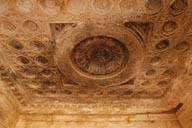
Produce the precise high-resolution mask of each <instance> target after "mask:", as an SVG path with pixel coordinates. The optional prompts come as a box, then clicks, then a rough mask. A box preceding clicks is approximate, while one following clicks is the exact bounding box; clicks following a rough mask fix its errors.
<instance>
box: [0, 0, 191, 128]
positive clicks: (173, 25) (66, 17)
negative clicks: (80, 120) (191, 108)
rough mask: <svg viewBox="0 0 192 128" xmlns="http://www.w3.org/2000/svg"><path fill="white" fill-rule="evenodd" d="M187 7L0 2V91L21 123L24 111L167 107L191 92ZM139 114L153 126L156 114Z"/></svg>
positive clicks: (165, 2)
mask: <svg viewBox="0 0 192 128" xmlns="http://www.w3.org/2000/svg"><path fill="white" fill-rule="evenodd" d="M191 7H192V2H191V1H190V0H0V79H1V81H0V90H3V91H2V92H3V93H2V95H4V96H5V97H8V100H10V102H11V104H13V106H14V108H15V111H17V112H19V113H21V115H22V116H23V117H22V118H20V120H24V121H21V123H19V124H21V125H26V124H29V125H28V127H29V128H31V127H34V126H35V125H36V124H35V123H34V124H33V123H31V122H27V121H26V120H25V116H24V115H25V114H30V113H32V114H37V115H41V114H42V115H44V114H45V115H46V114H51V115H58V114H77V115H78V114H80V115H81V114H82V115H84V114H95V115H98V114H107V115H110V114H117V115H118V114H119V115H121V114H126V115H129V114H131V115H135V114H138V113H142V114H146V113H147V114H148V113H151V114H153V113H156V114H160V113H170V112H171V113H175V112H176V111H177V109H178V106H181V105H182V104H183V103H184V102H185V101H187V100H186V99H187V98H188V97H189V94H190V93H191V92H192V23H191V18H192V10H191ZM1 85H2V86H1ZM0 92H1V91H0ZM4 109H5V106H4V105H3V108H2V110H4ZM2 110H0V115H1V113H4V112H2ZM5 110H7V109H5ZM3 115H6V114H3ZM161 116H162V115H161ZM6 117H7V119H8V116H6ZM96 117H97V116H96ZM147 117H148V118H149V121H147V122H146V124H145V122H144V125H146V127H147V126H148V127H154V125H155V124H156V123H155V124H151V123H150V120H153V119H156V118H158V116H157V115H155V117H153V115H150V114H149V115H147ZM182 117H183V116H181V121H182V120H185V119H184V118H182ZM2 118H3V119H4V118H5V117H4V116H2ZM75 118H76V117H75ZM163 118H166V117H163ZM116 120H117V118H116ZM133 120H134V119H133ZM160 120H161V118H160ZM22 122H23V123H22ZM40 122H41V121H40ZM45 122H46V121H45ZM158 123H159V122H158ZM158 123H157V124H158ZM177 123H178V122H177V121H176V122H173V123H172V122H169V123H164V122H161V121H160V124H161V125H160V126H159V127H176V125H177ZM3 124H6V123H3ZM3 124H1V125H3ZM19 124H18V125H19ZM37 124H38V123H37ZM88 124H89V123H87V124H86V123H85V124H79V126H82V127H83V126H84V127H88V126H89V125H88ZM142 124H143V122H141V125H140V124H138V126H137V124H135V123H131V124H130V127H131V126H135V127H138V128H139V127H142ZM45 125H47V124H45ZM58 125H59V124H58ZM65 125H66V124H65ZM67 125H68V124H67ZM93 125H95V127H97V125H98V124H97V123H95V124H94V123H93ZM119 125H122V127H124V123H122V124H119ZM172 125H173V126H172ZM42 126H44V122H42ZM107 126H110V124H108V123H106V124H105V123H104V124H103V127H107ZM115 126H116V125H114V127H115ZM2 127H3V126H2ZM18 127H19V126H18ZM24 127H25V126H24ZM26 127H27V126H26ZM47 127H48V126H47ZM50 127H57V123H56V124H55V126H51V125H50ZM73 127H75V125H74V126H73Z"/></svg>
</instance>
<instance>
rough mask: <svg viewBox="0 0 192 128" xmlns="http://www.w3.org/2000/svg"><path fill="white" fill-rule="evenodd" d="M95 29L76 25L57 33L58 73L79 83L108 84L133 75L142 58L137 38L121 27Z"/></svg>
mask: <svg viewBox="0 0 192 128" xmlns="http://www.w3.org/2000/svg"><path fill="white" fill-rule="evenodd" d="M99 28H100V29H98V25H96V24H89V25H79V26H77V27H76V28H71V30H68V31H65V30H63V32H61V34H60V35H59V36H58V39H57V40H56V42H57V47H56V48H57V49H56V56H55V59H56V62H57V65H58V68H59V70H60V71H61V73H63V75H64V76H66V77H68V79H70V80H72V81H74V82H76V83H78V84H79V85H83V86H84V85H86V86H111V85H117V84H121V83H124V82H126V81H128V80H129V79H131V78H133V77H134V76H135V75H136V74H137V73H138V71H139V69H140V66H141V64H142V61H143V46H142V44H141V43H140V40H139V39H138V37H137V36H136V35H135V34H134V33H133V32H132V31H131V30H129V29H128V28H125V27H123V26H116V25H111V24H107V25H100V26H99ZM90 29H91V30H90Z"/></svg>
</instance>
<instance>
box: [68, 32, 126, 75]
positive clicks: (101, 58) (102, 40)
mask: <svg viewBox="0 0 192 128" xmlns="http://www.w3.org/2000/svg"><path fill="white" fill-rule="evenodd" d="M128 57H129V53H128V49H127V48H126V47H125V46H124V45H123V44H122V43H121V42H120V41H119V40H117V39H114V38H111V37H106V36H95V37H89V38H87V39H85V40H82V41H81V42H80V43H79V44H77V45H76V46H75V47H74V48H73V50H72V53H71V59H72V62H73V64H74V66H76V68H77V69H79V70H80V71H82V72H84V73H87V75H93V76H94V75H98V76H100V75H104V76H106V75H111V74H114V73H116V72H119V71H120V70H122V69H123V68H124V67H125V66H126V64H127V61H128Z"/></svg>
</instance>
